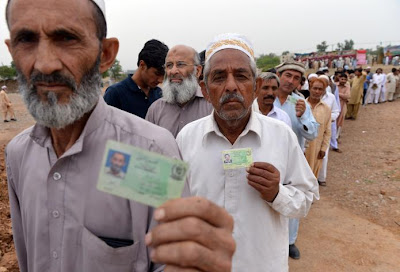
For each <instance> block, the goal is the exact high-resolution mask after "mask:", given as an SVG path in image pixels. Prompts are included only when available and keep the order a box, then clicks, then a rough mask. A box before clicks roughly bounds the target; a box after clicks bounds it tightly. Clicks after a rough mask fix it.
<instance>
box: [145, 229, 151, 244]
mask: <svg viewBox="0 0 400 272" xmlns="http://www.w3.org/2000/svg"><path fill="white" fill-rule="evenodd" d="M151 240H152V237H151V232H149V233H147V234H146V236H144V241H145V243H146V246H149V245H151Z"/></svg>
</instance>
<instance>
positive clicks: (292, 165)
mask: <svg viewBox="0 0 400 272" xmlns="http://www.w3.org/2000/svg"><path fill="white" fill-rule="evenodd" d="M177 142H178V146H179V147H180V150H181V153H182V157H183V158H184V160H185V161H187V162H189V163H190V177H189V187H190V193H191V195H198V196H203V197H206V198H208V199H210V200H211V201H213V202H215V203H217V204H218V205H219V206H222V207H224V208H225V209H226V210H227V211H228V212H229V213H230V214H231V215H232V216H233V218H234V221H235V224H234V231H233V237H234V239H235V241H236V246H237V248H236V252H235V255H234V258H233V269H232V271H238V272H242V271H251V272H258V271H260V272H265V271H287V270H288V251H289V249H288V244H289V234H288V217H303V216H306V214H307V212H308V210H309V209H310V206H311V203H312V201H313V197H316V198H318V197H319V193H318V184H317V180H316V179H315V177H314V175H313V173H312V172H311V169H310V167H309V166H308V163H307V161H306V159H305V157H304V155H303V152H302V150H301V149H300V146H299V144H298V143H297V139H296V136H295V134H294V133H293V131H292V130H291V129H290V128H289V127H288V126H287V125H285V124H283V123H282V122H281V121H278V120H275V119H273V118H267V117H266V116H263V115H261V114H259V113H256V112H252V113H251V117H250V119H249V122H248V124H247V126H246V128H245V129H244V131H243V132H242V133H241V134H240V136H239V137H238V139H237V140H236V142H235V143H234V144H233V145H232V144H231V143H230V142H229V140H228V139H227V138H226V137H225V136H224V135H223V134H222V133H221V131H220V130H219V128H218V125H217V123H216V121H215V119H214V115H213V114H211V115H209V116H207V117H204V118H202V119H199V120H197V121H194V122H192V123H190V124H188V125H187V126H185V127H184V128H183V129H182V130H181V132H180V133H179V134H178V137H177ZM236 148H251V149H252V155H253V161H255V162H267V163H270V164H272V165H274V166H275V167H276V168H277V169H278V170H279V172H280V179H281V180H280V185H279V193H278V195H277V197H276V198H275V200H274V201H273V202H272V203H268V202H266V201H264V200H263V199H262V198H261V197H260V193H259V192H258V191H257V190H255V189H254V188H253V187H251V186H250V185H249V184H248V183H247V178H246V170H245V169H244V168H240V169H233V170H224V169H223V160H224V159H225V158H223V156H222V151H224V150H228V149H236Z"/></svg>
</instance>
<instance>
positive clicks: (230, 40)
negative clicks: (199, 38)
mask: <svg viewBox="0 0 400 272" xmlns="http://www.w3.org/2000/svg"><path fill="white" fill-rule="evenodd" d="M224 49H236V50H240V51H242V52H243V53H245V54H246V55H247V56H249V58H250V59H252V60H254V49H253V45H252V44H251V42H250V41H249V40H248V39H247V38H246V37H245V36H243V35H240V34H236V33H224V34H220V35H218V36H216V37H215V38H214V40H213V41H212V42H211V43H210V44H209V45H208V46H207V50H206V58H205V59H206V62H207V61H208V60H209V59H210V58H211V57H212V56H213V55H214V54H215V53H217V52H218V51H221V50H224Z"/></svg>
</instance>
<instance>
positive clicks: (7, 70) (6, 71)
mask: <svg viewBox="0 0 400 272" xmlns="http://www.w3.org/2000/svg"><path fill="white" fill-rule="evenodd" d="M16 76H17V71H16V70H15V68H13V67H12V64H11V66H7V65H2V66H0V77H1V78H2V79H6V80H9V79H14V78H15V77H16Z"/></svg>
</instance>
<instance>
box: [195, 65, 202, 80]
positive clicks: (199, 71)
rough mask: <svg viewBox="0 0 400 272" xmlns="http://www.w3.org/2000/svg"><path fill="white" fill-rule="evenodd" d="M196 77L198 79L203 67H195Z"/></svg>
mask: <svg viewBox="0 0 400 272" xmlns="http://www.w3.org/2000/svg"><path fill="white" fill-rule="evenodd" d="M196 70H197V71H196V77H197V78H199V77H200V75H201V71H202V70H203V67H202V66H201V65H197V66H196Z"/></svg>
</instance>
